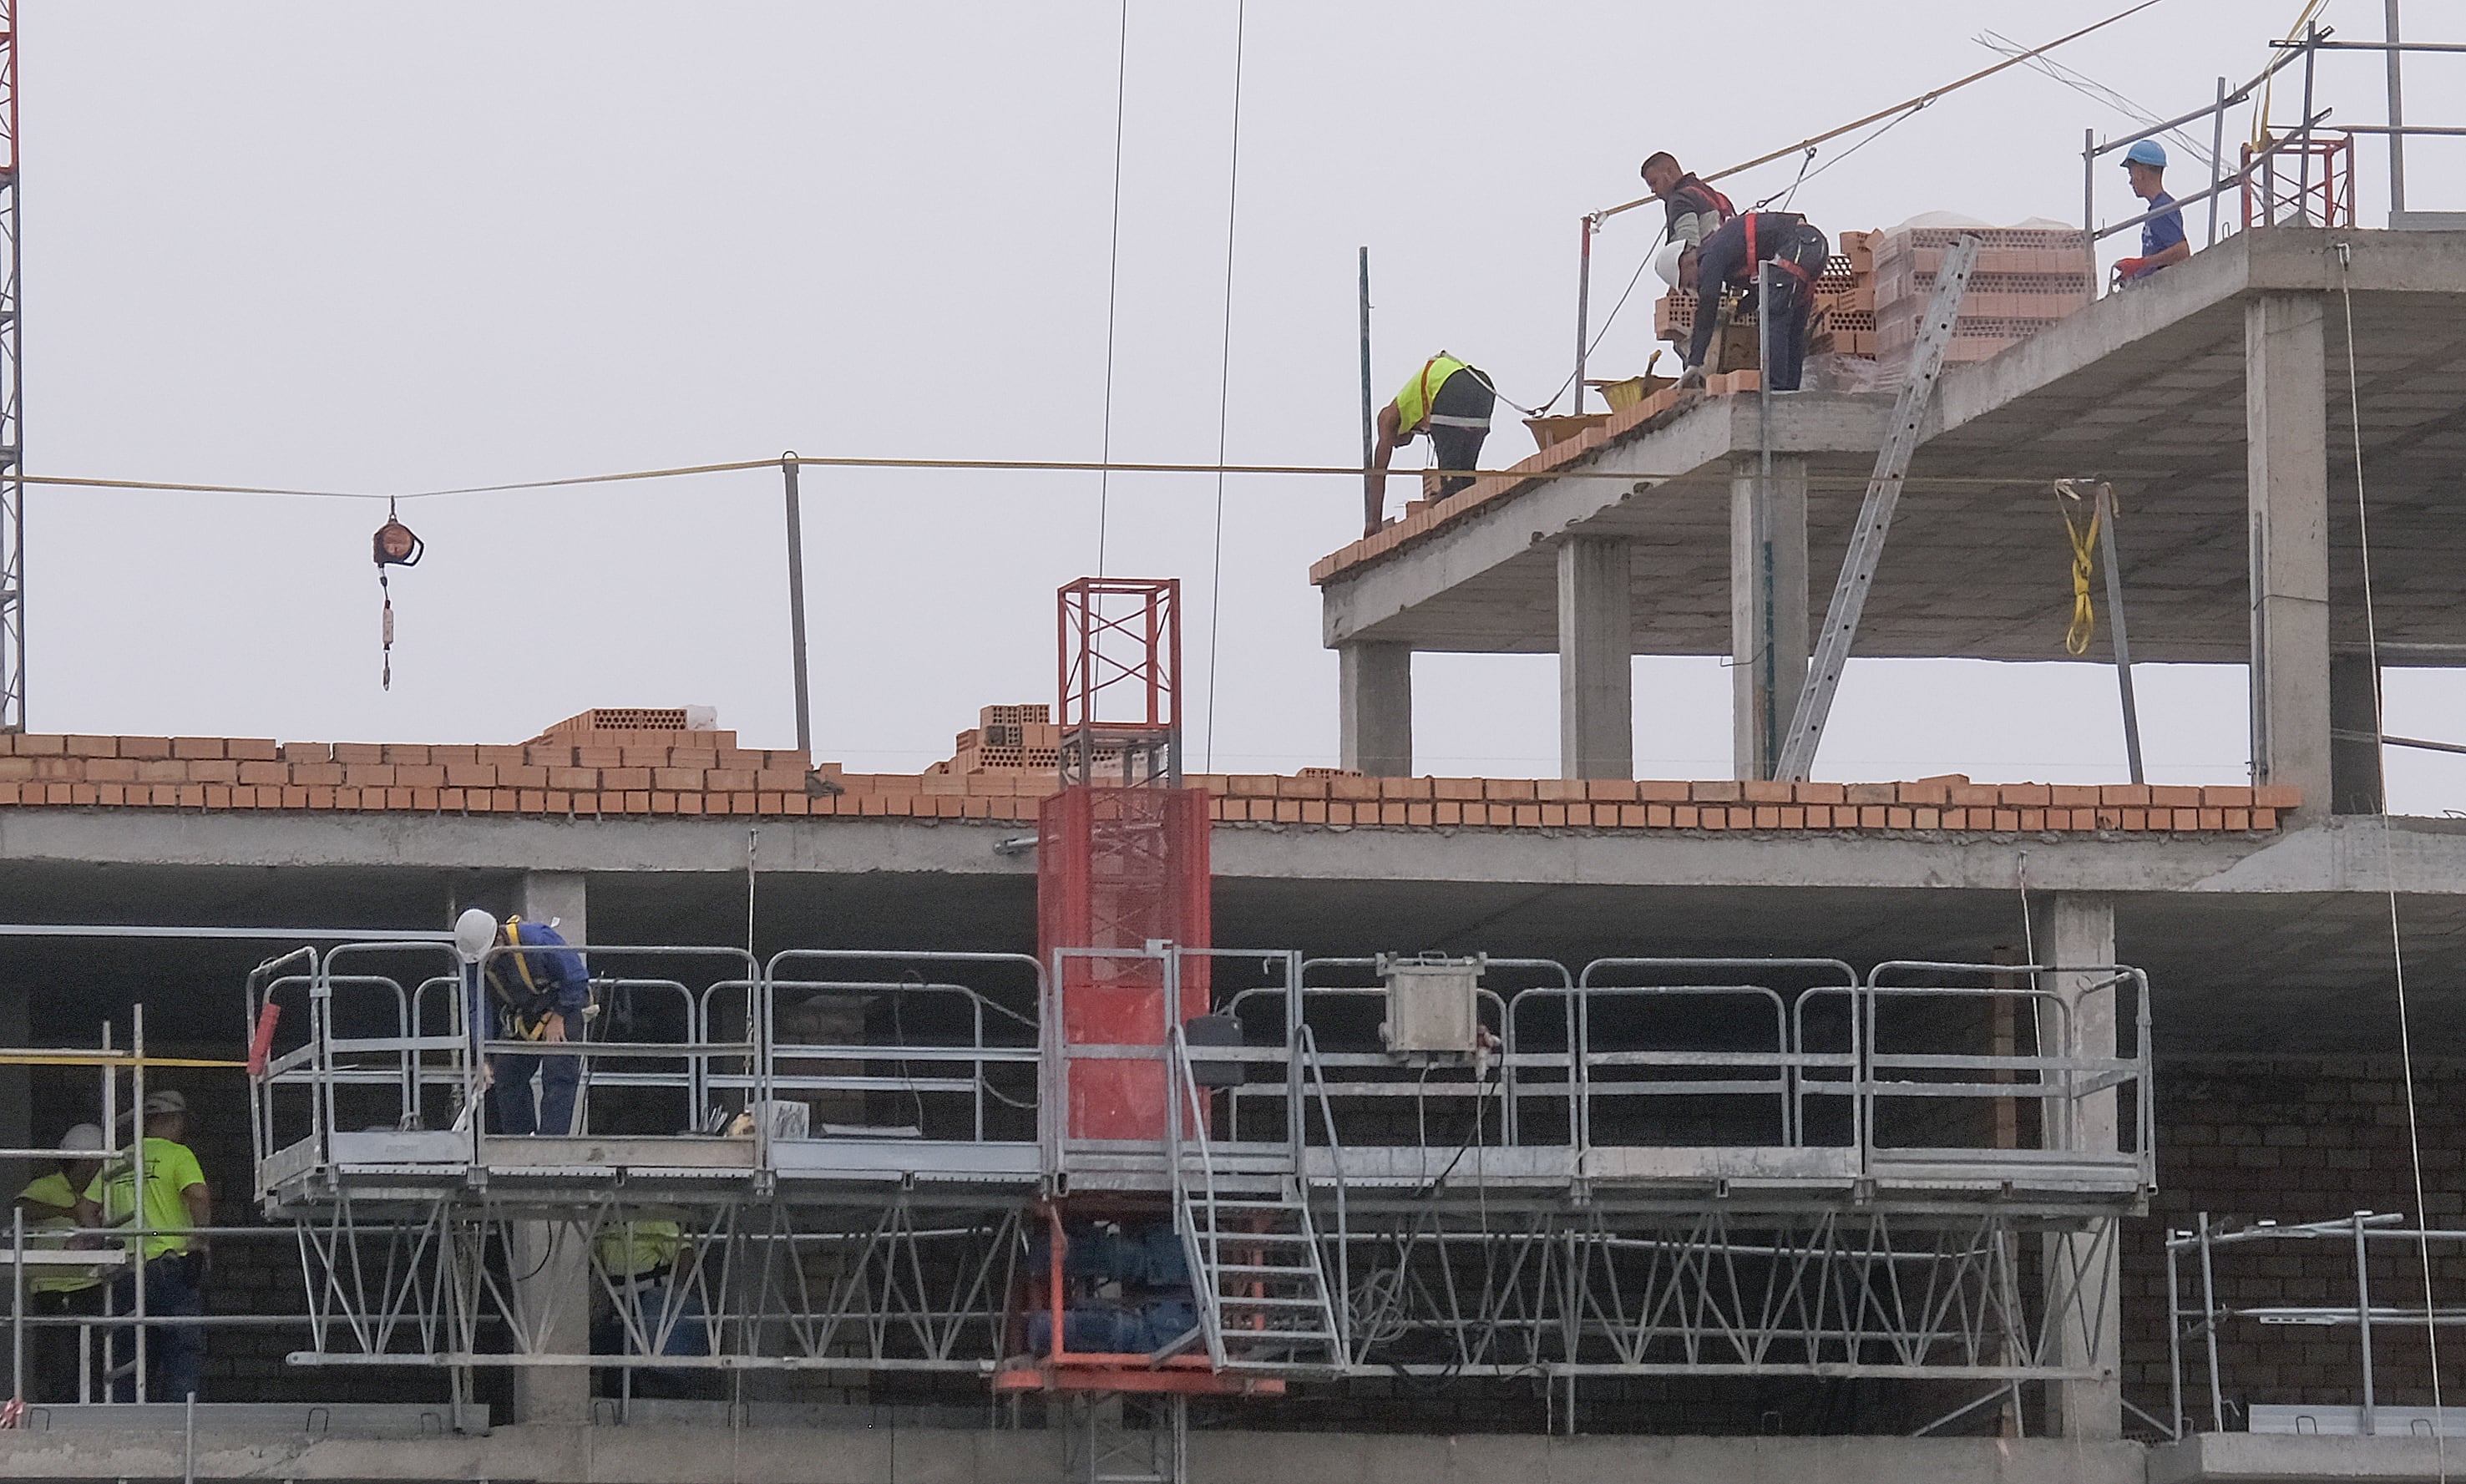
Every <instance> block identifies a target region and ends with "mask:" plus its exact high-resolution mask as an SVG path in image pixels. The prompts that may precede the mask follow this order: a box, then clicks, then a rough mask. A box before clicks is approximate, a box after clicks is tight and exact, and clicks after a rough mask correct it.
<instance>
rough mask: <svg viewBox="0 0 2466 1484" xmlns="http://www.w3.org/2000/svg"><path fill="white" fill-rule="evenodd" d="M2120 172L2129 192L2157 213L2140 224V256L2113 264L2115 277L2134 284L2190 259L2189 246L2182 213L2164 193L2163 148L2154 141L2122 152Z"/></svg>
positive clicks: (2164, 166) (2142, 142) (2141, 143)
mask: <svg viewBox="0 0 2466 1484" xmlns="http://www.w3.org/2000/svg"><path fill="white" fill-rule="evenodd" d="M2123 172H2124V174H2126V175H2127V176H2129V177H2131V180H2132V193H2133V194H2134V195H2137V196H2139V197H2140V198H2141V199H2142V200H2143V201H2146V202H2148V203H2149V209H2150V210H2151V211H2153V212H2156V213H2158V215H2155V216H2152V217H2150V218H2149V219H2148V220H2147V221H2144V222H2142V223H2141V256H2140V257H2138V258H2124V259H2118V260H2117V262H2116V264H2115V276H2116V278H2117V279H2118V280H2119V281H2122V282H2125V283H2133V282H2138V281H2140V280H2142V279H2145V278H2147V277H2149V276H2150V275H2151V274H2153V273H2156V272H2157V271H2158V270H2159V269H2161V268H2166V267H2172V266H2173V265H2174V264H2176V263H2179V262H2182V261H2183V260H2184V259H2186V258H2189V257H2191V256H2192V244H2191V243H2190V242H2189V241H2187V240H2186V238H2185V236H2184V214H2183V213H2182V212H2179V211H2176V210H2174V206H2175V198H2174V197H2173V196H2170V195H2168V194H2167V193H2166V150H2165V147H2164V146H2162V145H2160V144H2159V143H2158V141H2156V140H2154V139H2144V140H2142V141H2141V142H2140V143H2139V144H2136V145H2134V146H2132V147H2131V148H2129V149H2127V150H2125V151H2124V152H2123Z"/></svg>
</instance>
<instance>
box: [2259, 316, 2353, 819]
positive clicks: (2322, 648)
mask: <svg viewBox="0 0 2466 1484" xmlns="http://www.w3.org/2000/svg"><path fill="white" fill-rule="evenodd" d="M2321 319H2322V316H2321V300H2320V298H2319V297H2318V296H2315V295H2304V294H2264V295H2262V296H2261V297H2260V298H2259V299H2257V300H2254V301H2253V302H2252V303H2251V304H2248V305H2246V306H2245V309H2244V321H2243V364H2244V420H2245V427H2246V442H2245V457H2246V461H2247V464H2248V471H2249V472H2248V483H2247V484H2246V489H2245V503H2246V507H2247V510H2248V513H2249V515H2250V521H2251V528H2252V775H2253V782H2255V783H2279V784H2286V783H2291V784H2293V785H2295V786H2296V787H2297V788H2299V789H2301V790H2302V791H2303V801H2304V803H2305V804H2307V805H2309V806H2311V807H2312V808H2314V809H2316V810H2317V809H2320V807H2321V801H2322V800H2325V799H2328V798H2332V797H2333V790H2332V785H2331V778H2330V767H2329V461H2328V448H2329V428H2328V414H2327V408H2326V404H2325V402H2324V401H2323V400H2322V398H2323V396H2324V388H2325V386H2326V382H2327V374H2328V362H2327V359H2326V355H2325V352H2324V350H2323V348H2322V342H2321Z"/></svg>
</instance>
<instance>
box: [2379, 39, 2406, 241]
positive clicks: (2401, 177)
mask: <svg viewBox="0 0 2466 1484" xmlns="http://www.w3.org/2000/svg"><path fill="white" fill-rule="evenodd" d="M2381 37H2382V40H2383V41H2384V42H2385V43H2386V44H2387V46H2388V126H2389V132H2388V142H2389V212H2390V214H2392V215H2394V214H2397V213H2399V212H2402V211H2405V210H2406V91H2405V88H2404V87H2403V86H2402V85H2401V82H2400V79H2399V73H2400V61H2401V59H2402V58H2403V57H2404V56H2405V54H2404V53H2402V52H2400V51H2399V50H2398V26H2397V0H2383V4H2382V8H2381Z"/></svg>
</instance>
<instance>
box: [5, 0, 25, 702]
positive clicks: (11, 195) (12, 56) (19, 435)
mask: <svg viewBox="0 0 2466 1484" xmlns="http://www.w3.org/2000/svg"><path fill="white" fill-rule="evenodd" d="M0 94H5V95H6V98H5V106H0V131H5V136H6V137H5V138H0V259H6V261H5V262H0V732H5V731H25V730H26V459H25V452H26V451H25V438H24V428H25V421H24V416H25V390H24V388H25V378H24V371H25V342H24V334H25V329H24V324H23V316H21V315H20V314H19V312H18V310H19V305H20V304H21V303H22V300H21V298H20V295H19V291H18V290H19V284H18V276H17V273H18V262H19V254H18V240H17V166H18V151H17V141H18V137H19V136H18V118H17V0H0Z"/></svg>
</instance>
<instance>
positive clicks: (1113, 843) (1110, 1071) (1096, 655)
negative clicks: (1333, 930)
mask: <svg viewBox="0 0 2466 1484" xmlns="http://www.w3.org/2000/svg"><path fill="white" fill-rule="evenodd" d="M1059 609H1060V611H1059V619H1060V629H1061V635H1060V638H1061V651H1062V653H1061V667H1060V675H1059V679H1060V683H1061V684H1060V691H1061V714H1060V716H1059V718H1058V720H1059V722H1060V730H1061V749H1060V751H1061V759H1060V761H1061V769H1062V790H1061V792H1060V793H1058V794H1055V795H1054V796H1052V797H1051V798H1048V799H1046V800H1045V802H1044V806H1043V810H1042V815H1041V817H1040V819H1039V821H1038V836H1037V882H1036V891H1037V939H1038V944H1039V948H1040V952H1041V956H1042V959H1043V962H1044V965H1045V970H1046V973H1047V974H1048V975H1049V976H1050V977H1051V978H1050V987H1049V989H1048V996H1049V998H1048V1001H1047V1003H1046V1005H1045V1007H1044V1014H1045V1017H1046V1025H1047V1027H1048V1031H1047V1034H1048V1037H1051V1038H1052V1045H1053V1046H1055V1047H1056V1048H1057V1052H1058V1054H1056V1055H1055V1056H1054V1057H1053V1060H1052V1063H1051V1066H1052V1067H1053V1068H1054V1070H1053V1072H1052V1076H1053V1078H1054V1081H1052V1082H1050V1083H1048V1084H1047V1097H1048V1098H1049V1101H1048V1102H1047V1103H1046V1105H1045V1106H1046V1107H1047V1109H1048V1110H1054V1111H1055V1112H1049V1113H1047V1124H1046V1132H1045V1136H1046V1138H1047V1139H1048V1140H1058V1141H1059V1143H1060V1146H1061V1147H1060V1148H1059V1149H1058V1150H1048V1155H1049V1156H1052V1157H1058V1161H1057V1162H1055V1163H1053V1164H1051V1165H1050V1166H1049V1167H1051V1168H1057V1169H1059V1170H1060V1171H1062V1172H1063V1174H1062V1178H1061V1180H1058V1181H1057V1183H1056V1188H1055V1189H1054V1190H1053V1191H1052V1192H1051V1194H1050V1196H1049V1198H1048V1200H1047V1202H1046V1203H1045V1208H1044V1212H1043V1228H1044V1229H1043V1231H1042V1233H1041V1234H1040V1240H1039V1241H1038V1242H1037V1243H1036V1245H1035V1248H1034V1249H1033V1251H1032V1254H1031V1263H1030V1267H1031V1273H1030V1275H1029V1276H1028V1278H1027V1280H1026V1283H1025V1289H1024V1292H1023V1293H1021V1294H1020V1298H1021V1300H1022V1311H1023V1312H1022V1314H1021V1315H1020V1318H1021V1322H1022V1328H1023V1331H1024V1334H1023V1336H1022V1338H1024V1339H1025V1340H1026V1342H1027V1348H1028V1350H1029V1351H1031V1352H1032V1353H1033V1354H1034V1355H1035V1356H1036V1357H1038V1358H1039V1359H1038V1360H1037V1362H1036V1363H1034V1364H1032V1365H1029V1366H1025V1367H1020V1368H1017V1369H1012V1370H1006V1371H1004V1372H1003V1373H1002V1374H1000V1375H999V1376H998V1377H997V1378H996V1382H995V1384H996V1387H997V1388H998V1389H1000V1390H1031V1389H1034V1390H1045V1391H1059V1392H1071V1393H1099V1394H1101V1393H1109V1392H1110V1393H1135V1392H1145V1393H1151V1394H1154V1393H1169V1394H1174V1395H1177V1396H1179V1395H1187V1394H1190V1393H1206V1392H1259V1391H1268V1392H1272V1391H1281V1390H1282V1383H1281V1382H1280V1381H1275V1380H1270V1379H1259V1378H1238V1377H1234V1376H1230V1375H1222V1374H1219V1373H1216V1372H1215V1371H1213V1370H1212V1369H1211V1368H1210V1366H1209V1363H1208V1360H1207V1357H1206V1356H1205V1355H1204V1354H1195V1353H1194V1354H1174V1355H1172V1356H1170V1358H1159V1357H1157V1356H1155V1355H1151V1354H1150V1353H1148V1352H1149V1351H1150V1349H1151V1347H1153V1346H1155V1345H1156V1344H1157V1343H1159V1341H1160V1340H1164V1339H1167V1338H1170V1337H1167V1336H1164V1335H1163V1334H1162V1333H1161V1332H1160V1331H1155V1330H1154V1329H1153V1326H1151V1327H1150V1329H1149V1330H1146V1331H1142V1330H1140V1328H1139V1326H1138V1324H1137V1323H1135V1322H1133V1321H1132V1320H1131V1319H1130V1318H1128V1316H1125V1318H1124V1320H1123V1323H1125V1324H1128V1326H1129V1333H1127V1334H1126V1333H1125V1331H1124V1330H1123V1328H1122V1327H1121V1326H1120V1325H1113V1326H1108V1325H1106V1324H1104V1323H1102V1322H1097V1321H1101V1320H1103V1319H1106V1318H1108V1317H1110V1315H1109V1314H1108V1312H1107V1311H1106V1310H1105V1309H1104V1308H1103V1307H1102V1306H1096V1307H1093V1308H1089V1309H1085V1310H1083V1309H1081V1308H1080V1307H1078V1306H1077V1305H1076V1304H1075V1303H1074V1302H1073V1300H1072V1299H1070V1298H1069V1297H1067V1296H1066V1291H1067V1290H1068V1289H1069V1288H1070V1287H1071V1286H1072V1285H1073V1284H1074V1282H1078V1281H1082V1280H1084V1279H1086V1278H1087V1276H1088V1275H1089V1274H1091V1273H1101V1270H1103V1269H1105V1268H1106V1266H1107V1265H1109V1264H1114V1263H1118V1262H1121V1261H1123V1260H1124V1259H1125V1257H1127V1258H1128V1259H1131V1260H1132V1261H1131V1266H1132V1267H1133V1268H1135V1267H1137V1266H1139V1263H1138V1262H1137V1261H1136V1259H1137V1258H1138V1255H1139V1251H1140V1249H1141V1248H1143V1247H1144V1248H1153V1247H1154V1246H1155V1244H1158V1243H1162V1244H1165V1245H1168V1246H1171V1245H1173V1244H1175V1243H1177V1237H1176V1236H1175V1228H1174V1215H1173V1209H1172V1206H1171V1204H1170V1201H1171V1197H1170V1196H1169V1195H1167V1194H1165V1193H1162V1192H1153V1191H1148V1192H1143V1191H1138V1190H1132V1189H1127V1188H1112V1189H1102V1188H1088V1189H1085V1190H1082V1189H1079V1188H1077V1187H1075V1186H1073V1185H1071V1184H1070V1183H1069V1172H1070V1171H1071V1170H1072V1169H1073V1167H1074V1164H1075V1163H1077V1162H1078V1161H1080V1160H1082V1159H1084V1160H1087V1161H1088V1163H1087V1168H1090V1169H1094V1168H1100V1167H1102V1166H1103V1164H1104V1162H1105V1160H1106V1159H1107V1158H1109V1157H1117V1156H1122V1155H1130V1156H1133V1157H1135V1156H1136V1155H1139V1154H1148V1155H1153V1154H1154V1153H1155V1152H1157V1151H1159V1150H1162V1149H1164V1148H1165V1147H1166V1145H1167V1142H1168V1139H1169V1137H1170V1124H1169V1119H1170V1116H1171V1113H1170V1109H1171V1099H1172V1097H1173V1091H1172V1086H1173V1084H1172V1082H1171V1079H1169V1078H1168V1076H1167V1074H1166V1063H1165V1048H1166V1046H1167V1044H1168V1038H1169V1036H1170V1033H1171V1032H1172V1030H1173V1029H1174V1028H1176V1027H1179V1026H1182V1025H1185V1024H1186V1023H1189V1022H1190V1021H1192V1020H1193V1019H1195V1018H1197V1017H1199V1016H1204V1015H1206V1014H1207V1013H1208V1009H1209V1003H1208V990H1209V983H1210V980H1209V976H1208V960H1207V958H1206V956H1205V955H1204V954H1203V953H1202V954H1189V955H1180V954H1174V955H1160V954H1158V953H1157V952H1155V950H1156V949H1158V948H1159V947H1161V946H1164V945H1170V946H1171V947H1172V948H1175V949H1200V950H1203V949H1205V948H1207V947H1208V946H1209V945H1210V944H1211V943H1212V942H1213V941H1214V940H1213V938H1212V937H1211V936H1210V931H1209V915H1208V887H1209V871H1208V860H1207V829H1208V797H1207V792H1206V791H1205V790H1204V789H1192V788H1185V787H1183V786H1182V780H1181V707H1182V685H1181V680H1182V667H1181V584H1180V583H1179V582H1178V581H1177V580H1174V579H1171V578H1157V579H1144V578H1129V577H1083V578H1081V579H1079V580H1078V581H1076V582H1073V583H1071V584H1069V585H1068V586H1066V587H1065V588H1063V589H1062V591H1061V594H1060V603H1059ZM1197 1115H1199V1116H1204V1113H1203V1111H1202V1112H1201V1113H1199V1114H1197ZM1098 1224H1103V1225H1104V1226H1105V1227H1106V1230H1107V1232H1108V1233H1110V1234H1108V1235H1104V1236H1102V1237H1101V1239H1100V1236H1099V1232H1098ZM1083 1242H1094V1243H1097V1248H1095V1249H1094V1250H1092V1251H1089V1252H1081V1251H1079V1250H1078V1248H1079V1246H1080V1244H1081V1243H1083ZM1125 1249H1127V1250H1125ZM1176 1265H1177V1259H1175V1260H1172V1261H1169V1262H1168V1263H1167V1265H1166V1266H1168V1267H1171V1266H1176ZM1188 1285H1189V1279H1188V1277H1187V1276H1185V1277H1184V1278H1183V1279H1182V1288H1181V1291H1182V1293H1184V1294H1185V1295H1187V1293H1188V1292H1189V1288H1188ZM1181 1302H1182V1305H1183V1308H1182V1309H1181V1310H1178V1311H1177V1310H1175V1309H1174V1307H1173V1305H1172V1304H1171V1302H1170V1301H1168V1302H1166V1303H1165V1304H1164V1305H1163V1307H1162V1310H1161V1312H1162V1313H1165V1314H1168V1315H1171V1314H1176V1313H1181V1314H1187V1313H1189V1312H1190V1311H1189V1310H1188V1308H1187V1306H1188V1303H1189V1299H1188V1298H1187V1296H1185V1297H1184V1298H1183V1299H1182V1300H1181ZM1183 1322H1185V1321H1184V1320H1183V1319H1179V1318H1175V1319H1171V1320H1169V1321H1168V1322H1167V1327H1168V1328H1171V1327H1175V1326H1177V1325H1179V1324H1181V1323H1183Z"/></svg>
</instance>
